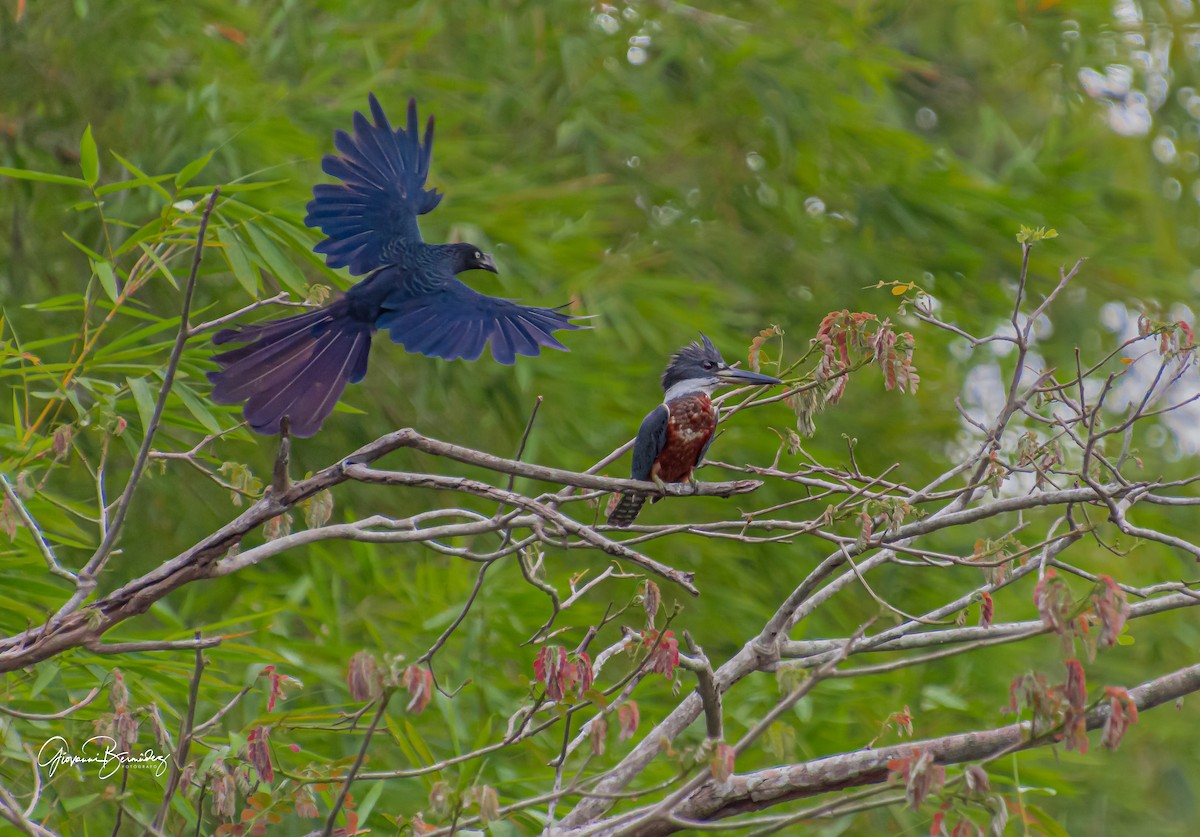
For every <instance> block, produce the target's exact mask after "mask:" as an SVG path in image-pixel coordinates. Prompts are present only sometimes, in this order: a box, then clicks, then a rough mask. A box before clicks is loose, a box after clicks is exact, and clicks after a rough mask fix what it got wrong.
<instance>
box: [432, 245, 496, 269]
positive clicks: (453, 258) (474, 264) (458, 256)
mask: <svg viewBox="0 0 1200 837" xmlns="http://www.w3.org/2000/svg"><path fill="white" fill-rule="evenodd" d="M445 252H446V255H447V257H448V258H449V260H450V266H451V267H452V268H453V270H454V272H455V273H462V272H463V271H464V270H487V271H490V272H492V273H496V272H497V271H496V263H495V262H493V261H492V257H491V256H490V255H488V254H487V253H485V252H483V251H482V250H480V249H479V248H478V247H476V246H475V245H474V244H465V243H464V244H447V245H446V251H445Z"/></svg>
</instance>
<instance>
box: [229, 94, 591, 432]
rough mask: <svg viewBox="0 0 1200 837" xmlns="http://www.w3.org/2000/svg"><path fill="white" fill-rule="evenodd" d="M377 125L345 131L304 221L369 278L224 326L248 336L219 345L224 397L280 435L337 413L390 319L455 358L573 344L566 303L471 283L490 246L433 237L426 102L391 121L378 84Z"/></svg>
mask: <svg viewBox="0 0 1200 837" xmlns="http://www.w3.org/2000/svg"><path fill="white" fill-rule="evenodd" d="M368 99H369V102H370V106H371V116H372V118H373V119H374V124H372V123H371V122H368V121H367V118H366V117H365V116H363V114H361V113H355V114H354V134H353V135H350V134H347V133H346V132H345V131H337V132H336V133H335V134H334V144H335V145H336V146H337V149H338V151H339V152H341V154H340V156H339V155H334V154H330V155H327V156H326V157H325V158H324V160H323V161H322V168H323V169H324V170H325V172H326V173H327V174H330V175H333V176H334V177H336V178H338V179H340V180H341V181H342V182H341V183H340V184H321V185H318V186H314V187H313V199H312V200H311V201H310V202H309V204H308V216H307V217H306V218H305V219H304V222H305V223H306V224H307V225H308V226H310V227H318V228H320V230H321V232H323V233H325V235H326V236H328V237H327V238H326V239H325V240H324V241H322V242H321V243H320V244H318V245H317V246H316V247H315V248H314V249H315V251H316V252H318V253H322V254H324V255H325V258H326V262H327V263H328V264H329V266H330V267H335V268H337V267H346V268H349V270H350V273H351V274H352V275H355V276H361V275H364V274H366V278H365V279H363V280H362V281H361V282H359V283H358V284H357V285H355V286H354V287H352V288H351V289H350V290H349V291H347V292H346V294H345V296H343V297H342V298H341V299H338V300H337V301H335V302H333V303H332V304H330V305H328V306H326V307H325V308H322V309H321V310H319V311H313V312H310V313H307V314H300V315H298V316H295V317H288V318H286V319H281V320H273V321H270V322H266V323H261V324H258V325H250V326H243V327H241V328H236V329H225V330H224V331H220V332H218V333H217V334H216V335H215V336H214V337H213V342H214V343H216V344H217V345H222V344H225V343H244V344H246V345H244V346H241V347H240V348H236V349H232V350H230V351H226V352H222V353H220V354H217V355H214V356H213V360H214V361H216V362H217V364H218V365H219V366H220V367H221V368H220V370H219V371H216V372H210V373H208V378H209V380H210V381H212V384H213V392H212V397H213V400H214V401H215V402H217V403H218V404H237V403H241V402H245V405H246V406H245V407H244V408H243V410H242V413H243V415H244V416H245V418H246V421H247V422H248V423H249V424H250V427H251V428H252V429H253V430H255V431H257V432H259V433H278V432H279V425H280V419H282V418H283V416H285V415H286V416H288V417H289V420H290V424H291V432H292V433H294V434H295V435H297V436H311V435H312V434H314V433H316V432H317V430H319V429H320V427H321V424H322V423H323V422H324V421H325V419H326V417H328V415H329V414H330V412H332V411H333V406H334V404H336V403H337V400H338V398H340V397H341V394H342V390H343V389H345V387H346V384H347V383H357V382H358V381H360V380H362V378H363V375H365V374H366V371H367V355H368V354H369V352H370V347H371V337H372V336H373V335H374V333H375V331H376V330H377V329H385V330H386V331H387V332H388V336H390V337H391V339H392V340H393V342H396V343H399V344H400V345H402V346H403V347H404V348H405V349H406V350H407V351H410V352H415V353H418V354H423V355H426V356H428V357H440V358H444V359H446V360H455V359H457V358H463V359H464V360H475V359H476V358H478V357H479V356H480V354H482V353H483V349H484V346H487V345H490V346H491V350H492V357H494V358H495V359H496V360H497V361H499V362H500V363H504V364H511V363H513V362H514V361H515V360H516V356H517V355H527V356H531V357H532V356H535V355H537V354H539V353H540V352H541V350H542V347H543V346H549V347H552V348H555V349H563V350H564V351H565V350H566V347H565V346H563V345H562V343H560V342H559V341H558V340H557V339H556V338H555V337H554V332H555V331H558V330H563V329H567V330H569V329H576V328H580V326H579V325H578V324H576V323H573V322H571V319H570V317H569V316H568V315H566V314H564V313H562V312H561V311H560V310H559V309H557V308H536V307H533V306H528V305H520V304H518V303H516V302H514V301H512V300H508V299H499V298H497V297H491V296H485V295H483V294H480V293H477V292H475V291H473V290H472V289H471V288H469V287H467V286H466V285H464V284H463V283H462V282H460V281H459V280H458V279H457V278H456V276H457V275H458V274H459V273H463V272H465V271H468V270H487V271H491V272H492V273H495V272H496V266H495V264H494V263H493V262H492V258H491V256H489V255H487V254H486V253H484V252H482V251H481V250H480V249H479V248H478V247H476V246H474V245H473V244H426V243H425V242H424V241H423V240H422V239H421V231H420V229H419V228H418V227H417V216H418V215H424V214H425V213H426V212H429V211H430V210H432V209H434V208H435V207H436V206H437V205H438V204H439V203H440V202H441V200H442V195H441V193H439V192H438V191H437V190H436V189H426V188H425V180H426V178H427V177H428V175H429V161H430V155H431V153H432V151H433V117H432V116H431V117H430V118H429V121H428V122H427V123H426V126H425V135H424V139H423V140H422V138H421V136H420V135H419V133H418V123H417V104H416V100H413V99H410V100H409V103H408V125H407V128H399V129H396V130H394V131H393V130H392V127H391V125H390V124H389V123H388V120H387V117H386V116H384V114H383V109H382V108H381V107H380V105H379V101H378V100H377V99H376V98H375V95H374V94H371V95H370V96H369V97H368Z"/></svg>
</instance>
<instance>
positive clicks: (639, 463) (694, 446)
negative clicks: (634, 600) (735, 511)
mask: <svg viewBox="0 0 1200 837" xmlns="http://www.w3.org/2000/svg"><path fill="white" fill-rule="evenodd" d="M700 338H701V339H700V342H695V341H693V342H692V343H690V344H688V345H687V346H684V347H683V348H682V349H680V350H679V351H677V352H676V353H675V354H674V355H672V356H671V362H670V363H668V364H667V368H666V371H664V372H663V376H662V388H663V392H664V393H665V394H664V396H663V403H661V404H659V405H658V406H657V407H655V408H654V409H653V410H651V411H650V414H649V415H647V416H646V418H645V419H643V420H642V426H641V427H639V428H638V433H637V439H636V440H635V441H634V443H633V470H632V473H631V475H630V476H631V478H632V479H635V480H644V481H652V482H654V483H657V484H658V485H659V486H660V487H662V486H663V485H664V484H665V483H668V482H693V481H694V480H693V477H692V472H693V471H694V470H695V469H696V467H697V466H698V465H699V464H700V462H701V461H702V460H703V459H704V454H705V453H707V452H708V446H709V445H711V444H712V440H713V432H714V431H715V430H716V427H717V419H718V417H719V413H718V410H717V407H716V405H715V404H713V402H712V393H713V390H715V389H716V388H717V387H721V386H731V385H733V386H736V385H756V386H772V385H774V384H781V383H783V381H781V380H779V379H778V378H772V377H771V376H770V375H760V374H759V373H757V372H749V371H747V370H745V369H735V368H733V367H732V366H730V365H729V364H727V363H726V362H725V360H724V358H722V357H721V353H720V352H719V351H718V350H717V347H716V346H714V345H713V342H712V341H711V340H709V339H708V337H706V336H705V335H704V333H703V332H701V334H700ZM659 499H660V498H658V497H655V498H654V499H653V500H651V502H658V500H659ZM645 502H646V495H644V494H638V493H636V492H630V491H626V492H623V493H622V494H621V497H620V499H619V500H618V501H617V505H616V506H615V507H614V508H613V510H612V512H610V513H609V515H608V522H609V524H611V525H613V526H621V527H624V526H628V525H629V524H631V523H633V521H634V520H635V519H636V518H637V516H638V512H640V511H641V510H642V505H643V504H644V503H645Z"/></svg>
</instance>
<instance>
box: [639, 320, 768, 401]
mask: <svg viewBox="0 0 1200 837" xmlns="http://www.w3.org/2000/svg"><path fill="white" fill-rule="evenodd" d="M700 338H701V339H700V342H694V341H693V342H692V343H690V344H688V345H687V346H684V347H683V348H682V349H680V350H679V351H677V352H676V353H675V354H674V355H672V356H671V362H670V363H668V364H667V369H666V371H665V372H663V376H662V388H663V391H664V392H666V393H667V394H668V398H670V396H671V394H672V392H674V393H675V394H678V395H682V394H683V393H685V392H709V393H711V392H712V391H713V390H714V389H716V388H717V387H721V386H746V385H752V384H758V385H762V386H769V385H771V384H781V383H783V381H781V380H779V379H778V378H772V377H771V376H770V375H760V374H758V373H757V372H750V371H748V370H746V369H735V368H733V367H732V366H730V365H729V364H727V363H726V362H725V359H724V358H722V357H721V353H720V352H719V351H718V350H717V347H716V346H714V345H713V342H712V341H711V340H709V339H708V338H707V337H706V336H705V335H704V334H703V333H701V334H700Z"/></svg>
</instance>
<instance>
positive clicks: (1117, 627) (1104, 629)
mask: <svg viewBox="0 0 1200 837" xmlns="http://www.w3.org/2000/svg"><path fill="white" fill-rule="evenodd" d="M1092 603H1093V604H1094V606H1095V609H1096V618H1097V619H1099V620H1100V637H1099V640H1098V641H1099V643H1100V644H1101V645H1104V646H1107V647H1109V648H1111V647H1112V646H1113V645H1115V644H1116V642H1117V637H1119V636H1120V635H1121V631H1123V630H1124V629H1125V620H1126V619H1128V618H1129V601H1128V599H1127V598H1126V596H1125V591H1124V590H1122V589H1121V588H1120V587H1118V586H1117V583H1116V582H1115V581H1113V580H1112V578H1110V577H1109V576H1106V575H1102V576H1100V585H1099V586H1098V588H1097V590H1096V591H1095V592H1093V593H1092Z"/></svg>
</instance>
